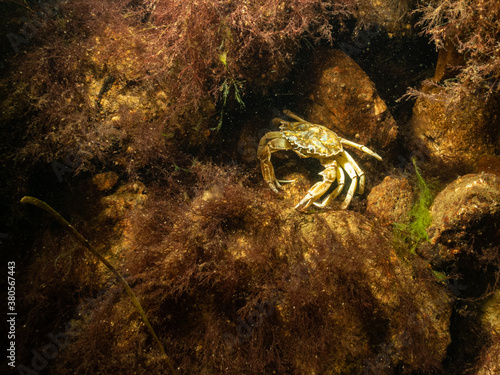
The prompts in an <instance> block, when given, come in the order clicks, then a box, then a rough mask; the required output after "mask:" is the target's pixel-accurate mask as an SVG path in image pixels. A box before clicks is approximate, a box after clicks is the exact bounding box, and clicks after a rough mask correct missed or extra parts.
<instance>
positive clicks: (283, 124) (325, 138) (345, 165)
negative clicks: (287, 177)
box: [257, 110, 382, 211]
mask: <svg viewBox="0 0 500 375" xmlns="http://www.w3.org/2000/svg"><path fill="white" fill-rule="evenodd" d="M283 113H285V114H286V115H287V116H289V117H291V118H293V119H295V120H297V121H296V122H289V121H285V120H283V119H280V118H275V119H273V124H275V125H277V126H279V128H280V131H272V132H269V133H266V134H264V136H263V137H262V138H261V140H260V142H259V147H258V148H257V158H258V159H259V160H260V163H261V168H262V176H263V177H264V180H265V181H266V182H267V183H268V184H269V187H270V188H271V189H272V190H273V191H274V192H276V193H279V191H278V189H281V185H280V182H279V181H278V180H277V179H276V176H275V174H274V168H273V165H272V163H271V154H272V153H273V152H276V151H287V150H291V151H293V152H295V153H296V154H297V155H299V156H300V157H301V158H316V159H319V161H320V162H321V164H322V165H323V166H324V167H325V169H324V170H323V171H322V172H320V173H319V174H320V175H321V176H323V180H322V181H319V182H317V183H316V184H314V185H313V186H312V187H311V188H310V189H309V191H308V192H307V194H306V195H305V196H304V198H302V200H301V201H300V202H299V203H298V204H297V205H296V206H295V208H296V209H297V210H299V211H305V210H307V209H308V208H309V207H310V206H311V205H314V206H316V207H319V208H324V207H327V206H328V205H329V204H330V202H331V201H332V200H333V199H335V198H336V197H337V196H338V195H339V194H340V193H341V192H342V190H343V188H344V184H345V175H344V171H345V172H346V173H347V174H348V176H349V178H350V179H351V185H350V186H349V190H348V191H347V196H346V197H345V200H344V202H343V203H342V205H341V208H342V209H346V208H347V207H348V206H349V203H351V199H352V197H353V195H354V192H355V191H356V187H357V186H358V180H359V189H358V192H359V194H363V192H364V190H365V173H364V172H363V171H362V170H361V168H360V167H359V166H358V164H357V163H356V162H355V161H354V159H353V158H352V156H351V155H349V153H348V152H347V151H345V150H344V147H343V146H344V145H346V146H351V147H354V148H357V149H358V150H361V151H363V152H365V153H367V154H368V155H370V156H373V157H374V158H375V159H377V160H382V157H380V155H378V154H377V153H375V152H373V151H372V150H370V149H369V148H368V147H366V146H363V145H360V144H357V143H354V142H352V141H349V140H347V139H344V138H341V137H339V136H338V135H337V134H336V133H335V132H333V131H332V130H330V129H328V128H326V127H325V126H322V125H318V124H312V123H310V122H308V121H306V120H304V119H302V118H300V117H299V116H297V115H296V114H294V113H292V112H291V111H287V110H285V111H283ZM335 180H337V181H338V186H337V187H336V188H335V190H333V191H332V192H331V193H330V194H328V195H327V196H326V197H325V198H324V199H323V201H322V202H321V203H318V202H316V201H317V200H318V199H319V198H321V197H322V196H323V195H324V194H325V193H326V192H327V191H328V189H329V188H330V186H331V185H332V183H333V182H335Z"/></svg>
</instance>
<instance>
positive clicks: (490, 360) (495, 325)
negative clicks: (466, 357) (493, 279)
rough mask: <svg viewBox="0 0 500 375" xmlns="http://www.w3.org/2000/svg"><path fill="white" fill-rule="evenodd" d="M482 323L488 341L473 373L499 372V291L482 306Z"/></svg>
mask: <svg viewBox="0 0 500 375" xmlns="http://www.w3.org/2000/svg"><path fill="white" fill-rule="evenodd" d="M482 313H483V315H482V319H481V320H482V324H483V327H484V329H485V331H486V332H487V333H488V335H489V338H490V342H489V343H488V345H487V346H486V348H485V349H484V350H483V353H482V354H481V356H480V360H479V363H478V365H477V366H476V369H477V371H476V372H475V373H474V374H475V375H489V374H499V373H500V361H498V359H499V358H500V291H499V290H497V291H496V292H495V293H493V294H492V295H491V296H490V297H488V299H487V300H486V301H485V302H484V304H483V306H482Z"/></svg>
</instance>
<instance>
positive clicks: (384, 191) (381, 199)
mask: <svg viewBox="0 0 500 375" xmlns="http://www.w3.org/2000/svg"><path fill="white" fill-rule="evenodd" d="M367 200H368V204H367V206H366V212H367V213H369V214H371V215H374V216H376V217H377V218H378V219H379V220H380V223H381V224H382V225H390V224H394V223H405V222H408V220H409V217H408V214H409V213H410V210H411V206H412V204H413V188H412V187H411V185H410V184H409V182H408V180H407V179H406V178H404V177H392V176H387V177H386V178H384V180H383V181H382V183H381V184H379V185H377V186H375V187H374V188H373V189H372V190H371V192H370V194H369V195H368V197H367Z"/></svg>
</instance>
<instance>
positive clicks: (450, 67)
mask: <svg viewBox="0 0 500 375" xmlns="http://www.w3.org/2000/svg"><path fill="white" fill-rule="evenodd" d="M463 65H464V57H463V55H461V54H460V53H459V52H458V51H457V47H456V45H455V42H454V40H452V39H451V38H446V40H445V41H444V46H443V48H440V49H439V52H438V59H437V62H436V70H435V72H434V77H433V78H432V79H433V80H434V81H436V82H442V81H443V80H445V79H449V78H454V77H456V75H457V73H458V70H459V69H458V67H460V66H463Z"/></svg>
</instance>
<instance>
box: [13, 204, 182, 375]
mask: <svg viewBox="0 0 500 375" xmlns="http://www.w3.org/2000/svg"><path fill="white" fill-rule="evenodd" d="M21 203H24V204H32V205H34V206H37V207H39V208H41V209H42V210H45V211H46V212H48V213H49V214H50V215H51V216H52V217H53V218H54V219H56V220H57V221H58V222H59V223H60V224H62V225H63V226H64V227H66V228H67V229H68V230H69V231H71V233H73V235H74V236H75V237H76V238H77V239H78V240H79V241H80V242H81V243H82V244H83V245H84V246H85V247H86V248H87V249H89V251H90V252H91V253H92V254H93V255H94V256H95V257H96V258H97V259H99V261H101V262H102V263H103V264H104V265H105V266H106V267H107V268H108V269H109V270H110V271H111V273H112V274H113V275H115V276H116V278H117V279H118V281H119V282H120V283H121V284H122V286H123V288H124V289H125V291H126V292H127V294H128V296H129V297H130V299H131V300H132V304H133V305H134V307H135V309H136V310H137V312H138V313H139V315H140V316H141V318H142V320H143V321H144V324H145V325H146V327H147V328H148V330H149V332H150V333H151V335H152V336H153V338H154V340H155V341H156V342H157V343H158V346H159V348H160V351H161V353H162V355H164V356H165V357H166V359H167V364H168V366H169V368H170V370H171V372H172V373H175V370H174V369H173V367H172V363H171V361H170V359H169V358H168V356H167V354H166V353H165V349H164V348H163V345H162V344H161V342H160V340H159V339H158V336H156V333H155V331H154V329H153V327H152V326H151V323H149V320H148V318H147V316H146V313H145V312H144V309H143V308H142V306H141V303H140V302H139V301H138V299H137V297H136V296H135V294H134V292H133V290H132V289H131V288H130V286H129V284H128V283H127V281H126V280H125V279H124V278H123V276H122V275H120V273H119V272H118V271H117V270H116V269H115V268H114V267H113V265H112V264H111V263H109V262H108V261H107V260H106V258H104V257H103V256H102V255H101V254H99V252H98V251H97V250H96V249H95V248H94V247H93V246H92V245H91V244H90V242H88V241H87V240H86V239H85V238H84V237H83V236H82V235H81V234H80V233H79V232H78V231H77V230H76V229H75V228H74V227H73V226H72V225H71V224H70V223H68V222H67V221H66V220H65V219H64V218H63V217H62V216H61V215H60V214H59V213H58V212H57V211H55V210H54V209H53V208H52V207H50V206H49V205H48V204H47V203H45V202H43V201H41V200H39V199H37V198H33V197H28V196H25V197H23V198H22V199H21Z"/></svg>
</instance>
